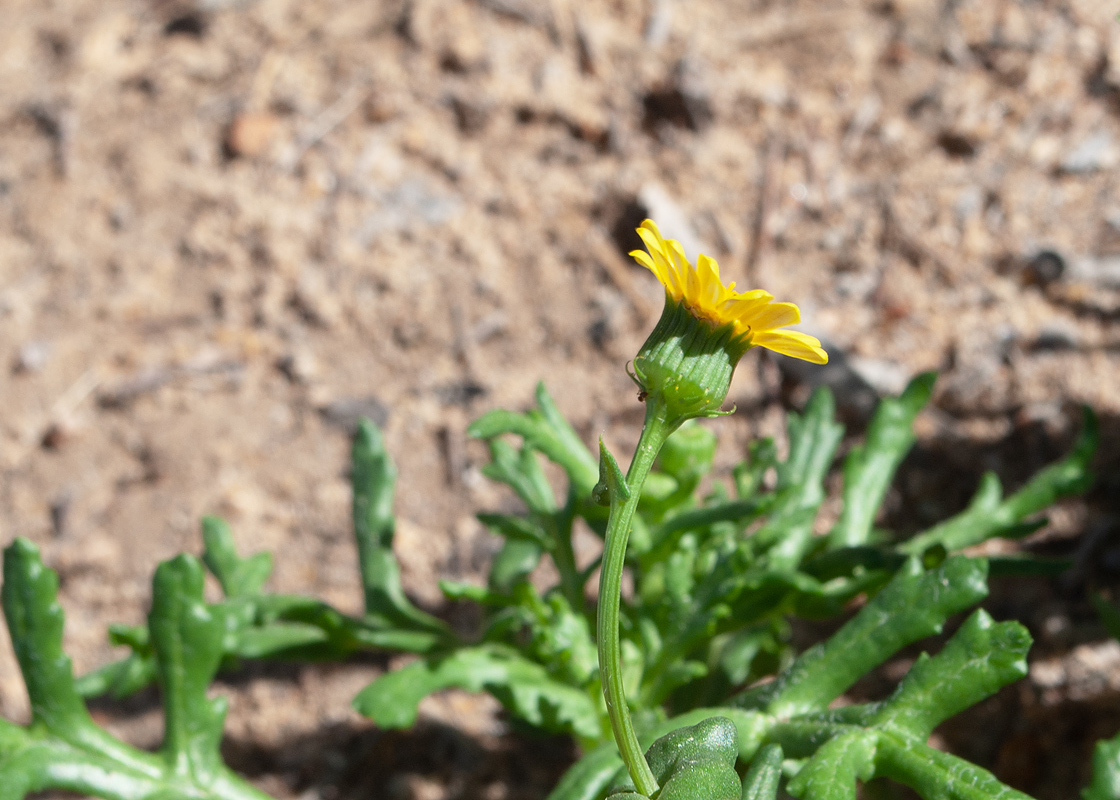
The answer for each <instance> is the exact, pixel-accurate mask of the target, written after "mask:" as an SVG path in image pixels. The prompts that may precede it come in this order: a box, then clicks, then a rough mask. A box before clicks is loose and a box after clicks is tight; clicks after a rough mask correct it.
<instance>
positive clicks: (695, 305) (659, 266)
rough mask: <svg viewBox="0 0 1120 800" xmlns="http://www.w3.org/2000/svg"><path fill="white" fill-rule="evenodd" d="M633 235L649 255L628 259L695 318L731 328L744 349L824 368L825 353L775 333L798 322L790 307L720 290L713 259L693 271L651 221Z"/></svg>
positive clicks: (758, 294)
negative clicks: (742, 338) (761, 350)
mask: <svg viewBox="0 0 1120 800" xmlns="http://www.w3.org/2000/svg"><path fill="white" fill-rule="evenodd" d="M638 235H639V236H641V237H642V241H644V242H645V243H646V247H647V248H649V253H644V252H642V251H641V250H635V251H633V252H632V253H630V255H632V256H633V257H634V258H635V259H636V260H637V262H638V263H639V264H641V265H642V266H643V267H645V268H646V269H648V270H649V271H650V272H652V273H653V274H654V275H656V276H657V279H658V280H659V281H661V283H662V284H663V285H664V286H665V293H666V294H667V295H668V296H669V297H671V298H672V299H673V300H674V301H676V302H678V303H683V304H684V305H685V307H686V308H687V309H688V310H689V311H690V312H691V313H692V315H693V316H694V317H696V318H697V319H701V320H705V321H707V322H710V323H711V324H712V326H713V327H716V328H718V327H721V326H723V325H728V324H730V325H731V326H732V327H733V329H734V332H735V335H736V336H745V337H746V338H747V342H748V344H747V346H748V347H755V346H758V347H765V348H766V349H767V350H773V351H774V352H775V353H781V354H782V355H784V356H792V357H793V358H800V359H803V360H805V361H811V362H813V363H814V364H827V363H828V353H826V352H825V351H824V350H823V349H822V348H821V343H820V341H819V340H818V339H816V338H815V337H813V336H809V335H808V334H806V333H801V332H800V331H782V330H778V328H784V327H786V326H787V325H796V324H797V323H799V322H800V321H801V312H800V311H799V310H798V308H797V306H795V305H794V304H793V303H775V302H774V295H772V294H770V293H769V292H764V291H762V290H761V289H755V290H753V291H750V292H742V293H740V292H737V291H735V283H734V281H732V282H731V283H729V284H728V285H727V286H724V285H723V281H722V280H720V277H719V264H717V263H716V262H715V259H713V258H708V256H706V255H703V254H701V255H700V257H699V258H697V259H696V266H695V267H693V266H692V264H690V263H689V262H688V258H687V257H686V256H685V254H684V250H683V249H682V248H681V244H680V242H678V241H677V240H675V239H665V238H664V237H662V236H661V231H659V230H658V229H657V224H656V223H655V222H654V221H653V220H651V219H647V220H646V221H645V222H643V223H642V226H641V227H640V228H638Z"/></svg>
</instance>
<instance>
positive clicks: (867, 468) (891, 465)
mask: <svg viewBox="0 0 1120 800" xmlns="http://www.w3.org/2000/svg"><path fill="white" fill-rule="evenodd" d="M936 378H937V375H936V373H933V372H927V373H924V374H922V375H919V376H918V377H916V378H914V380H912V381H910V385H909V386H907V387H906V390H905V391H904V392H903V393H902V395H901V396H900V397H899V398H897V399H895V398H887V399H885V400H883V401H882V402H880V403H879V408H878V409H876V411H875V416H874V417H873V418H872V420H871V425H870V427H869V428H868V430H867V442H866V444H864V445H863V446H861V447H857V448H855V449H854V450H852V452H851V453H849V454H848V458H847V459H846V460H845V462H844V510H843V512H842V513H841V515H840V519H839V521H837V523H836V525H835V527H833V529H832V531H831V532H830V533H829V535H828V540H829V541H828V544H829V548H830V549H833V550H835V549H838V548H841V547H855V546H857V545H861V544H867V542H868V537H869V536H870V534H871V526H872V523H873V522H874V521H875V515H876V514H877V513H878V511H879V507H880V506H881V505H882V504H883V498H884V497H886V494H887V489H889V488H890V485H891V481H892V480H893V479H894V473H895V470H897V469H898V465H899V464H900V463H901V462H902V459H903V457H904V456H905V455H906V453H907V452H908V451H909V450H910V446H911V445H912V444H913V443H914V432H913V430H912V427H913V424H914V418H915V417H916V416H917V415H918V412H919V411H921V410H922V409H923V408H924V407H925V405H926V403H928V402H929V398H930V394H931V393H932V392H933V383H934V381H935V380H936Z"/></svg>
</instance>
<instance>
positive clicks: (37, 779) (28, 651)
mask: <svg viewBox="0 0 1120 800" xmlns="http://www.w3.org/2000/svg"><path fill="white" fill-rule="evenodd" d="M183 559H186V560H185V561H184V560H183ZM161 570H162V573H157V579H156V581H155V585H154V588H155V597H154V598H153V612H152V617H151V619H152V621H153V623H154V625H155V627H153V629H152V635H151V640H152V643H153V648H154V651H155V652H156V653H158V654H159V656H160V657H161V658H165V657H166V658H167V661H166V662H165V663H161V664H160V665H159V666H160V670H161V672H162V674H163V675H164V683H165V685H166V686H167V687H168V688H167V692H166V693H165V698H164V702H165V712H166V717H167V720H168V721H167V735H166V737H165V743H164V748H163V749H162V751H161V753H160V754H158V755H156V754H151V753H145V752H141V751H139V750H136V749H134V748H132V747H129V746H128V745H126V744H123V743H122V742H119V741H117V740H116V739H114V738H113V737H112V736H110V735H109V734H108V733H107V732H106V731H104V730H102V729H101V728H99V727H97V726H96V725H95V724H94V723H93V720H92V719H91V718H90V715H89V712H88V711H87V710H86V707H85V704H84V703H83V702H82V700H81V699H80V697H79V696H78V693H77V691H76V688H75V685H74V680H73V676H72V673H71V669H70V659H69V658H67V657H66V655H65V654H64V653H63V652H62V627H63V615H62V609H61V608H60V607H59V605H58V602H57V592H58V576H57V575H56V574H55V573H54V572H53V571H51V570H49V569H46V568H45V567H44V566H43V564H42V561H41V560H40V558H39V552H38V550H37V548H36V547H35V546H34V545H32V544H31V543H30V542H28V541H26V540H25V539H16V540H15V541H14V542H13V543H12V544H11V545H10V546H9V547H7V548H6V549H5V550H4V585H3V589H2V590H0V601H2V603H3V606H4V615H5V618H6V619H7V622H8V630H9V632H10V633H11V635H12V643H13V645H14V648H15V651H16V657H17V659H18V660H19V663H20V669H21V671H22V672H23V676H24V681H25V683H26V684H27V687H28V694H29V696H30V698H31V707H32V724H31V726H30V727H29V728H26V729H25V728H21V727H19V726H17V725H13V724H12V723H10V722H6V721H4V720H0V800H21V798H23V797H24V796H25V795H26V794H27V793H29V792H37V791H43V790H47V789H63V790H67V791H72V792H78V793H81V794H85V795H93V796H96V797H103V798H107V799H108V800H267V797H266V796H265V795H263V794H261V793H260V792H258V791H257V790H256V789H254V788H252V787H251V786H249V785H248V784H247V783H245V782H244V781H243V780H242V779H240V778H239V777H237V776H236V775H234V774H233V773H232V772H231V771H230V770H229V769H228V768H227V767H225V765H224V764H222V763H221V760H220V757H219V756H218V750H217V744H218V740H219V739H220V736H221V716H222V712H223V711H224V705H223V704H222V703H221V702H219V701H209V700H208V699H207V698H206V696H205V688H206V684H207V683H208V682H209V680H210V678H211V677H212V676H213V669H215V668H216V655H215V654H217V656H220V652H221V643H220V640H221V636H222V620H221V619H218V618H215V617H214V616H213V615H212V614H211V613H210V612H209V610H208V609H207V608H206V606H205V604H204V603H203V602H202V567H201V565H200V564H199V563H198V562H197V561H196V560H194V559H190V558H189V557H186V556H184V557H180V559H179V560H176V561H174V562H168V564H165V565H163V566H162V567H161ZM157 628H158V630H157ZM134 638H135V637H134Z"/></svg>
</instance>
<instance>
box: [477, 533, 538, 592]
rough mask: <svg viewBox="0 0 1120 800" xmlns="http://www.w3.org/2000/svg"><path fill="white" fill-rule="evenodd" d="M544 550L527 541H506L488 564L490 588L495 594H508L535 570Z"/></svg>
mask: <svg viewBox="0 0 1120 800" xmlns="http://www.w3.org/2000/svg"><path fill="white" fill-rule="evenodd" d="M543 553H544V550H543V549H542V548H541V546H540V545H538V544H536V543H535V542H532V541H529V540H527V539H506V542H505V544H503V545H502V549H501V550H499V551H498V552H497V554H496V555H495V556H494V560H493V561H492V562H490V577H489V579H488V583H489V585H490V588H491V589H493V590H494V591H496V592H509V591H510V590H511V589H512V588H513V587H514V586H515V585H516V584H518V583H520V582H521V581H523V580H525V579H526V578H527V577H528V576H529V573H530V572H532V571H533V570H535V569H536V568H537V564H539V563H540V560H541V555H542V554H543Z"/></svg>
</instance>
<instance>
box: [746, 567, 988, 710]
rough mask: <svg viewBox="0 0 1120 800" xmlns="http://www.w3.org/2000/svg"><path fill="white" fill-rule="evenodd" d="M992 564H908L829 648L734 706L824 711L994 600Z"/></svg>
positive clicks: (813, 652) (809, 656)
mask: <svg viewBox="0 0 1120 800" xmlns="http://www.w3.org/2000/svg"><path fill="white" fill-rule="evenodd" d="M986 577H987V564H986V562H984V561H982V560H977V559H970V558H966V557H964V556H953V557H951V558H949V559H947V560H946V561H945V562H944V563H943V564H942V565H941V566H940V567H938V568H937V569H934V570H930V571H928V572H923V571H922V569H921V567H920V566H919V565H918V562H917V561H916V560H914V559H911V560H910V561H908V562H907V563H906V564H905V565H904V566H903V568H902V569H900V570H899V571H898V573H897V574H896V575H895V576H894V578H892V579H891V582H890V583H888V584H887V586H886V587H885V588H884V589H883V590H882V591H881V592H880V593H879V594H878V595H876V596H875V597H874V598H873V599H872V600H871V601H870V602H868V604H867V605H866V606H864V607H863V608H862V609H861V610H860V612H859V613H858V614H857V615H856V616H855V617H854V618H853V619H851V620H850V621H849V622H848V623H847V624H845V625H844V627H842V628H841V629H840V630H839V631H837V633H836V634H835V635H834V636H833V637H832V638H831V639H829V640H828V642H826V643H824V644H822V645H817V646H816V647H813V648H811V649H809V650H807V651H806V652H805V653H803V654H802V655H801V656H800V657H799V658H798V659H797V661H795V662H794V663H793V665H791V666H790V668H789V669H788V670H786V671H785V672H784V673H783V674H782V675H781V676H779V678H778V679H777V680H775V681H774V682H773V683H771V684H768V685H767V686H764V687H762V688H761V689H759V690H755V691H753V692H749V693H746V694H744V695H740V696H739V697H738V698H734V699H733V701H732V704H734V705H740V706H746V707H752V706H755V705H756V704H761V705H763V706H765V707H766V708H767V710H768V711H769V712H770V713H771V714H774V715H776V716H780V717H789V716H792V715H794V714H801V713H805V712H808V711H813V710H817V709H822V708H825V707H826V706H827V705H828V704H829V703H830V702H831V701H832V700H834V699H835V698H836V697H838V696H840V694H841V693H843V692H844V691H845V690H846V689H847V688H848V687H849V686H851V685H852V684H853V683H855V682H856V680H858V679H859V678H860V677H861V676H862V675H864V674H865V673H867V672H868V671H870V670H871V669H873V668H874V667H876V666H878V665H879V664H881V663H883V662H884V661H886V660H887V659H888V658H890V656H891V655H893V654H894V653H895V652H897V651H898V650H899V649H901V648H902V647H904V646H906V645H907V644H910V643H911V642H915V641H918V640H919V639H923V638H925V637H926V636H931V635H933V634H935V633H938V632H940V630H941V626H942V624H943V623H944V622H945V620H946V619H947V618H948V617H949V616H950V615H951V614H954V613H956V612H958V611H962V610H963V609H965V608H968V607H969V606H971V605H973V604H975V603H976V602H978V601H979V600H981V599H982V598H983V597H985V596H986V595H987V592H988V589H987V584H986V580H985V579H986Z"/></svg>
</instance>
